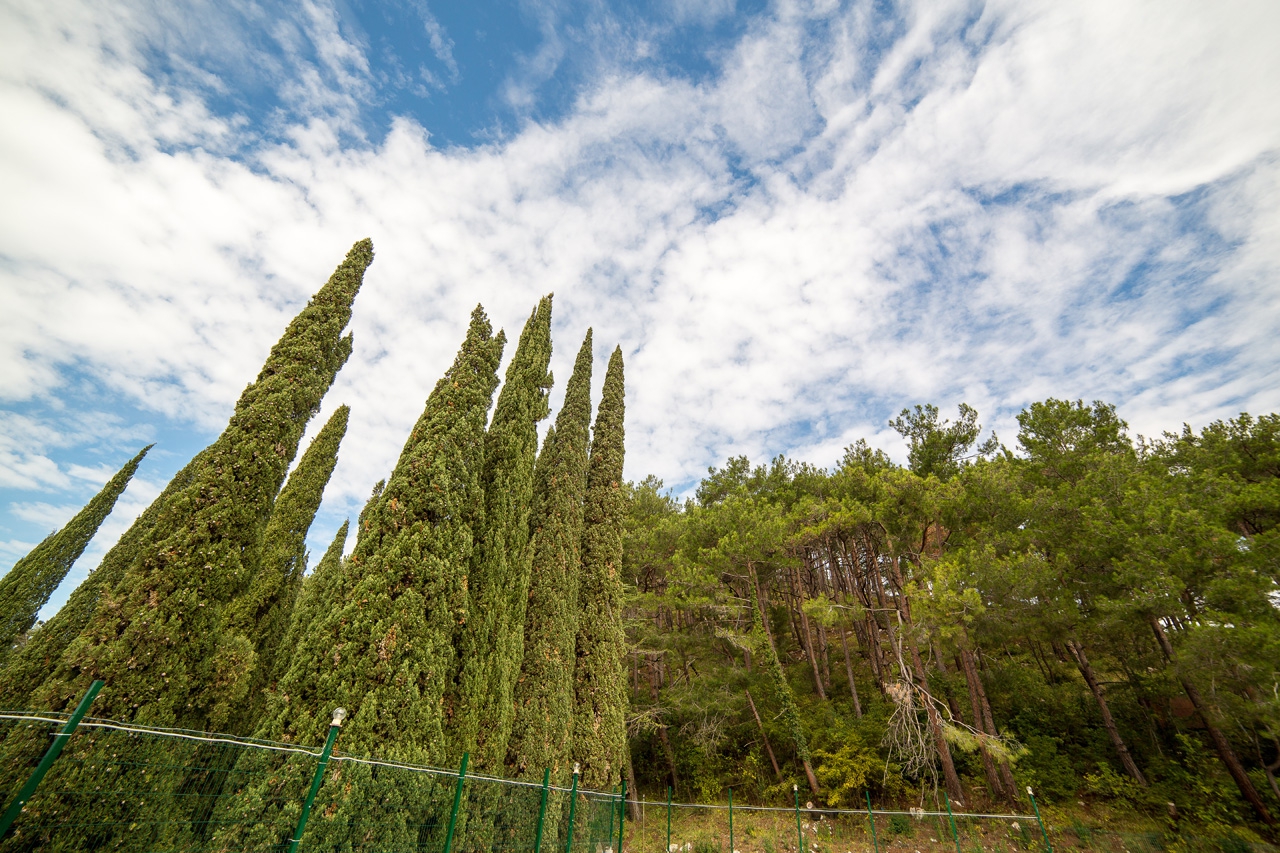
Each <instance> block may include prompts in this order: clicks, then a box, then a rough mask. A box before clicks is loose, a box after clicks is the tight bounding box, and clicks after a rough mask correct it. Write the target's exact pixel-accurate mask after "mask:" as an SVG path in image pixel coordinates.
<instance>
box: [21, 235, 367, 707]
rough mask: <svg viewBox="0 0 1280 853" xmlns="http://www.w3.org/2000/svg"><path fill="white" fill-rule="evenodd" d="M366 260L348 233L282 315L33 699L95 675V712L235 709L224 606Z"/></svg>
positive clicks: (244, 672) (240, 647)
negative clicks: (328, 265)
mask: <svg viewBox="0 0 1280 853" xmlns="http://www.w3.org/2000/svg"><path fill="white" fill-rule="evenodd" d="M372 260H373V245H372V243H370V242H369V241H368V240H363V241H361V242H359V243H356V244H355V246H353V247H352V249H351V251H350V252H349V253H348V254H347V257H346V260H344V261H343V263H342V264H341V265H340V266H339V267H338V268H337V270H336V271H335V272H334V274H333V276H332V277H330V279H329V281H328V283H327V284H325V286H324V287H323V288H321V289H320V291H319V292H317V293H316V295H315V297H314V298H313V299H312V300H311V301H310V303H308V305H307V307H306V308H304V309H303V310H302V312H301V313H300V314H299V315H298V316H297V317H296V318H295V319H294V320H293V322H291V323H290V324H289V327H288V328H287V329H286V330H285V333H284V335H283V336H282V337H281V338H280V340H279V341H278V342H277V343H276V345H275V346H274V347H273V348H272V350H271V354H270V356H268V358H267V361H266V363H265V364H264V366H263V368H262V371H261V373H260V374H259V375H258V378H257V380H256V381H255V382H254V383H252V384H251V385H249V387H248V388H246V389H245V391H244V393H243V394H242V395H241V397H240V400H239V402H238V403H237V404H236V410H235V413H234V414H233V415H232V417H231V420H230V422H229V423H228V425H227V428H226V430H225V431H224V432H223V433H222V435H221V436H219V438H218V439H217V440H216V441H215V442H214V443H213V444H212V445H210V446H209V447H208V448H207V449H206V450H205V451H204V452H203V454H202V456H203V459H202V460H201V462H200V464H199V465H198V466H197V467H196V468H195V470H193V471H192V472H191V477H190V481H189V482H188V483H187V484H186V485H185V486H184V487H183V488H182V489H181V490H180V491H178V492H177V493H176V494H174V495H173V496H172V497H171V498H170V499H169V500H168V501H167V502H166V503H165V505H164V506H162V507H161V508H160V510H159V513H158V515H157V517H156V519H155V522H154V524H153V525H152V526H151V528H150V529H149V530H147V531H146V533H145V534H144V535H143V536H142V537H141V540H142V541H140V542H139V543H138V546H137V548H136V552H135V553H134V555H133V556H132V559H131V561H130V562H129V564H128V565H127V567H126V568H125V570H124V573H123V577H122V578H121V579H120V581H119V582H118V583H116V584H115V585H114V586H113V588H112V589H110V590H109V591H107V590H104V592H103V595H102V598H101V600H100V601H99V603H98V606H97V609H96V611H95V613H94V615H93V617H92V618H91V619H90V621H89V624H88V626H87V627H86V629H85V631H84V632H83V633H82V634H81V636H80V637H78V638H77V640H76V641H74V642H73V643H72V644H71V646H70V647H69V648H68V650H67V652H66V654H65V655H64V656H63V659H62V661H61V662H60V664H59V666H58V668H57V670H56V671H55V672H54V674H53V676H51V678H50V679H49V681H48V682H46V683H45V684H44V685H42V686H41V688H40V689H39V690H38V691H36V692H35V693H34V694H33V699H37V700H39V704H41V705H42V706H44V707H48V708H54V709H58V708H62V707H65V706H66V705H67V704H69V703H70V702H73V701H75V699H76V698H77V697H78V696H79V695H80V694H81V693H83V691H84V689H85V688H86V687H87V686H88V684H89V682H90V681H91V680H92V679H94V678H102V679H103V680H105V681H106V682H107V683H108V684H109V685H111V688H110V689H109V690H104V691H103V693H102V695H101V696H100V697H99V699H98V701H97V703H96V704H95V712H96V713H98V714H101V715H103V716H109V717H114V718H116V719H122V720H136V721H138V722H142V723H149V724H153V725H168V726H181V727H185V728H193V729H218V728H223V727H225V726H226V725H227V724H228V723H229V722H230V721H231V720H232V719H233V715H234V714H235V712H236V711H237V709H238V708H239V707H240V706H241V705H242V703H243V702H244V700H245V695H246V693H247V691H248V688H249V684H250V675H251V673H252V671H253V667H254V658H255V652H254V648H253V645H254V644H253V641H252V640H251V639H250V638H249V637H247V636H245V634H244V633H241V632H240V631H236V630H223V629H224V627H225V626H226V624H227V623H226V620H225V617H226V615H227V614H226V613H225V608H226V607H227V605H228V604H230V603H231V602H232V601H234V600H235V599H236V598H237V597H238V596H239V595H241V594H242V593H243V592H244V591H245V590H246V589H247V588H248V586H249V583H250V581H251V580H252V578H253V574H254V572H255V571H256V569H257V563H258V557H259V554H260V550H259V547H260V540H261V536H262V531H263V527H264V525H265V523H266V521H267V519H268V517H269V516H270V513H271V508H272V505H273V503H274V500H275V497H276V494H277V492H279V490H280V485H281V483H282V482H283V481H284V478H285V474H286V472H287V471H288V467H289V463H290V461H291V460H292V459H293V456H294V454H295V453H296V452H297V447H298V442H299V441H300V440H301V438H302V433H303V431H304V430H305V429H306V424H307V421H308V420H309V419H310V418H311V416H312V415H314V414H315V412H316V410H317V409H318V408H319V406H320V401H321V398H322V397H323V396H324V394H325V392H326V391H327V390H328V389H329V386H330V385H331V384H332V382H333V379H334V377H335V375H336V374H337V372H338V370H339V368H341V367H342V365H343V364H344V363H345V362H346V360H347V357H348V356H349V355H350V354H351V337H350V335H347V336H343V329H344V328H345V327H346V325H347V322H348V321H349V320H350V317H351V303H352V301H353V300H354V299H355V295H356V292H357V291H358V290H359V288H360V284H361V282H362V280H363V275H364V271H365V269H366V268H367V267H368V265H369V263H370V262H371V261H372Z"/></svg>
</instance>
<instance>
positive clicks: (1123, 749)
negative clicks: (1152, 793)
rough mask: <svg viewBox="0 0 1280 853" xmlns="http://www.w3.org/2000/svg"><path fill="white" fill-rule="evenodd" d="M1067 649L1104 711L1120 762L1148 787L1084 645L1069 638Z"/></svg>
mask: <svg viewBox="0 0 1280 853" xmlns="http://www.w3.org/2000/svg"><path fill="white" fill-rule="evenodd" d="M1067 650H1068V651H1069V652H1071V656H1072V657H1073V658H1075V659H1076V666H1078V667H1079V668H1080V674H1081V675H1083V676H1084V681H1085V684H1088V685H1089V691H1090V692H1091V693H1093V698H1094V699H1095V700H1097V702H1098V710H1099V711H1101V712H1102V725H1103V727H1104V728H1105V729H1106V730H1107V736H1108V737H1110V738H1111V745H1112V746H1113V747H1115V750H1116V754H1118V755H1119V756H1120V763H1121V764H1123V765H1124V770H1125V772H1126V773H1128V774H1129V775H1130V776H1131V777H1133V779H1134V781H1136V782H1137V783H1138V784H1139V785H1141V786H1142V787H1144V788H1145V787H1147V778H1146V777H1145V776H1143V775H1142V771H1141V770H1139V769H1138V765H1137V764H1136V763H1135V762H1134V760H1133V756H1132V755H1130V754H1129V748H1128V747H1127V746H1125V744H1124V739H1123V738H1121V737H1120V730H1119V729H1118V728H1117V727H1116V721H1115V720H1114V719H1113V718H1112V716H1111V708H1109V707H1108V706H1107V699H1106V697H1105V696H1104V695H1103V693H1102V685H1101V684H1099V683H1098V677H1097V676H1096V675H1095V674H1094V672H1093V667H1092V666H1091V665H1090V664H1089V658H1088V657H1087V656H1086V655H1085V653H1084V647H1083V646H1081V645H1080V644H1079V643H1078V642H1076V641H1075V640H1067Z"/></svg>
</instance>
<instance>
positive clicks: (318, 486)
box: [227, 406, 351, 731]
mask: <svg viewBox="0 0 1280 853" xmlns="http://www.w3.org/2000/svg"><path fill="white" fill-rule="evenodd" d="M350 414H351V409H350V408H349V407H347V406H339V407H338V409H337V411H335V412H334V413H333V414H332V415H331V416H330V417H329V420H328V422H327V423H326V424H325V425H324V427H323V428H322V429H321V430H320V432H319V433H318V434H317V435H316V437H315V439H314V440H313V441H312V442H311V446H310V447H308V448H307V452H306V453H304V454H302V459H301V461H299V462H298V467H297V468H295V469H294V470H293V473H292V474H290V475H289V480H288V482H286V483H285V485H284V488H283V489H281V490H280V496H279V497H278V498H276V503H275V507H274V509H272V511H271V519H270V520H269V521H268V522H267V526H266V529H265V530H264V531H263V534H262V559H261V561H260V568H259V569H258V572H257V573H256V574H255V575H254V577H253V581H252V582H251V583H250V585H249V589H248V591H247V592H246V593H245V594H244V595H241V596H240V597H239V598H237V599H236V600H235V601H234V602H232V604H231V606H230V607H229V608H227V610H228V628H229V629H230V630H232V631H236V632H238V633H242V634H244V635H245V636H247V637H250V638H251V639H252V640H253V642H254V652H255V653H256V655H257V664H256V668H255V671H254V674H253V686H252V688H251V689H250V691H249V705H248V709H247V711H246V712H245V713H244V715H243V717H242V720H241V721H240V725H238V726H237V728H238V729H241V730H245V731H252V730H253V727H254V726H255V725H256V724H257V721H258V717H259V716H260V715H261V713H262V711H263V709H264V708H265V706H266V696H265V694H264V693H263V688H264V687H266V684H267V680H268V679H269V678H270V677H271V670H272V667H273V665H274V662H275V657H276V654H277V651H278V649H279V646H280V642H281V640H282V639H283V637H284V633H285V630H286V629H287V628H288V626H289V615H290V613H291V612H292V610H293V604H294V601H295V599H296V598H297V594H298V589H299V587H301V585H302V575H303V573H304V572H305V571H306V568H307V531H308V530H310V529H311V522H312V521H313V520H314V519H315V516H316V510H317V509H319V508H320V500H321V498H322V497H324V489H325V486H327V485H328V484H329V477H330V476H331V475H332V474H333V468H334V466H335V465H337V464H338V445H339V444H341V443H342V437H343V436H344V435H346V432H347V419H348V417H349V416H350Z"/></svg>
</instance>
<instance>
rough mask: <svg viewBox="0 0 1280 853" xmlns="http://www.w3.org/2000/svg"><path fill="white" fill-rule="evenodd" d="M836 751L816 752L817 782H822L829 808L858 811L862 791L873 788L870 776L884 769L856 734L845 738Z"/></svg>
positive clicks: (821, 750)
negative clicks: (855, 809)
mask: <svg viewBox="0 0 1280 853" xmlns="http://www.w3.org/2000/svg"><path fill="white" fill-rule="evenodd" d="M843 741H844V742H843V743H842V744H841V745H840V747H839V749H837V750H836V751H835V752H827V751H826V750H824V749H818V750H814V753H813V757H814V759H816V761H817V763H818V766H817V774H818V781H819V782H821V783H822V788H823V791H824V793H825V795H826V801H827V805H829V806H831V807H832V808H857V807H858V806H859V805H860V804H861V802H862V792H863V791H865V790H866V789H867V788H868V787H870V780H871V777H872V776H874V775H875V774H876V772H877V771H879V770H881V768H882V766H883V765H882V763H881V761H880V756H879V755H877V754H876V753H875V752H874V751H873V750H870V749H868V748H867V747H866V746H864V745H863V743H862V741H861V739H860V738H859V737H858V736H857V735H856V734H849V735H846V736H845V737H844V738H843Z"/></svg>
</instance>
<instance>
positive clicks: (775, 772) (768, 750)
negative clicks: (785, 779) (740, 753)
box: [746, 690, 782, 782]
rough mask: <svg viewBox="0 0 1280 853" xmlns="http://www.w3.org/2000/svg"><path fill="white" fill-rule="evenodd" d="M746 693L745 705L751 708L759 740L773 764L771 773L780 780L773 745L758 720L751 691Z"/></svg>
mask: <svg viewBox="0 0 1280 853" xmlns="http://www.w3.org/2000/svg"><path fill="white" fill-rule="evenodd" d="M746 693H747V706H748V707H750V708H751V716H752V717H755V720H756V728H758V729H759V730H760V740H762V741H764V751H765V752H766V753H768V755H769V763H770V764H772V765H773V775H774V776H777V777H778V781H779V782H781V781H782V770H781V768H779V767H778V759H777V757H775V756H774V754H773V747H772V746H770V745H769V736H768V735H767V734H765V733H764V723H762V722H761V721H760V712H759V711H757V710H756V703H755V700H754V699H752V698H751V691H750V690H748V691H746Z"/></svg>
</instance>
